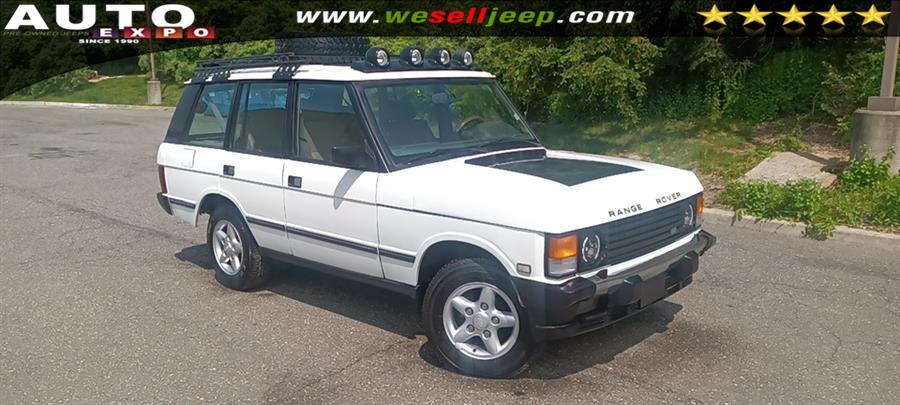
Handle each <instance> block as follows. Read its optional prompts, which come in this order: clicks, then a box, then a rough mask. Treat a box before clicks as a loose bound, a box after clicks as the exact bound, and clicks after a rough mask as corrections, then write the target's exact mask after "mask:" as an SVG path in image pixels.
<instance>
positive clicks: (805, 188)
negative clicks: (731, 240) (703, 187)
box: [720, 157, 900, 239]
mask: <svg viewBox="0 0 900 405" xmlns="http://www.w3.org/2000/svg"><path fill="white" fill-rule="evenodd" d="M888 161H890V157H886V158H883V159H882V160H876V159H874V158H871V157H866V158H865V159H862V160H858V161H855V162H853V163H851V164H850V165H849V166H848V167H847V168H846V169H844V171H843V173H842V174H841V184H840V186H838V187H837V188H825V187H822V186H821V185H819V184H818V183H816V182H815V181H812V180H801V181H798V182H793V183H787V184H785V185H778V184H774V183H766V182H752V183H742V182H739V181H733V182H731V183H729V184H728V186H727V187H726V189H725V192H723V193H722V195H721V196H720V198H721V201H722V202H723V203H725V204H727V205H729V206H731V207H732V208H734V209H735V211H736V212H737V213H738V214H739V215H743V214H749V215H753V216H757V217H760V218H763V219H787V220H791V221H800V222H805V223H807V224H808V226H807V228H806V236H808V237H811V238H815V239H823V238H827V237H828V236H830V235H831V234H832V232H834V228H835V226H836V225H838V224H844V225H863V226H866V225H869V226H879V227H884V228H888V229H895V228H896V227H898V226H900V174H895V175H891V173H890V172H889V170H890V169H889V166H888V164H887V162H888Z"/></svg>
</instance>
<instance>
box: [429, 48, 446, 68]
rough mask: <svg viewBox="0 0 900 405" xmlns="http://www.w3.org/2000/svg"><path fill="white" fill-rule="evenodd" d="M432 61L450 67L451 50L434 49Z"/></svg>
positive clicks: (431, 56)
mask: <svg viewBox="0 0 900 405" xmlns="http://www.w3.org/2000/svg"><path fill="white" fill-rule="evenodd" d="M430 59H431V61H433V62H434V63H436V64H438V65H440V66H443V67H450V50H449V49H447V48H434V49H432V50H431V55H430Z"/></svg>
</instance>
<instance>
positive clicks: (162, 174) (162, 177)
mask: <svg viewBox="0 0 900 405" xmlns="http://www.w3.org/2000/svg"><path fill="white" fill-rule="evenodd" d="M157 168H159V190H160V191H162V192H163V194H166V193H168V192H169V188H168V187H166V167H165V166H163V165H158V166H157Z"/></svg>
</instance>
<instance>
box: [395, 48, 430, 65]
mask: <svg viewBox="0 0 900 405" xmlns="http://www.w3.org/2000/svg"><path fill="white" fill-rule="evenodd" d="M400 60H402V61H403V62H405V63H407V64H409V65H412V66H422V63H423V62H425V58H424V57H422V49H420V48H416V47H414V46H411V47H409V48H406V49H404V50H403V52H401V53H400Z"/></svg>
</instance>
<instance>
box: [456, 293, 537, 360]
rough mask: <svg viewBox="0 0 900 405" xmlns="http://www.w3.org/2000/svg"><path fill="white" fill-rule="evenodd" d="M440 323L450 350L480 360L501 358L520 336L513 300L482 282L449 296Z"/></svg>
mask: <svg viewBox="0 0 900 405" xmlns="http://www.w3.org/2000/svg"><path fill="white" fill-rule="evenodd" d="M443 322H444V330H445V331H446V333H447V337H448V338H449V339H450V342H451V343H452V344H453V346H454V347H455V348H456V349H457V350H459V351H460V352H462V353H463V354H465V355H466V356H469V357H472V358H475V359H479V360H490V359H495V358H498V357H500V356H503V355H504V354H506V352H508V351H509V350H510V349H511V348H512V347H513V346H514V345H515V343H516V339H517V337H518V335H519V318H518V313H517V312H516V307H515V305H514V304H513V302H512V300H510V299H509V297H508V296H506V294H505V293H504V292H503V291H502V290H500V289H499V288H497V287H496V286H493V285H491V284H488V283H483V282H472V283H466V284H463V285H462V286H460V287H459V288H457V289H456V290H454V291H453V292H452V293H450V295H449V296H448V297H447V302H446V303H445V304H444V312H443Z"/></svg>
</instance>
